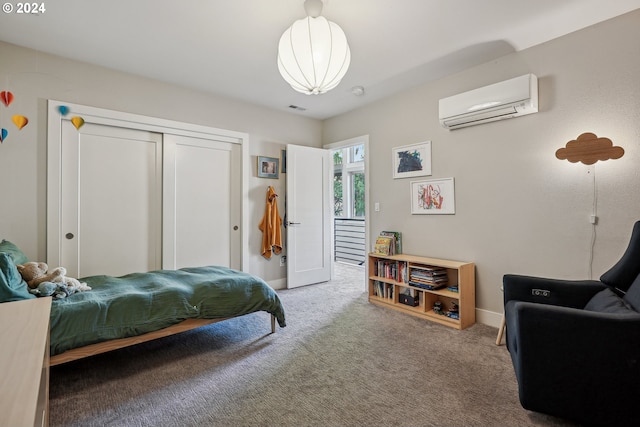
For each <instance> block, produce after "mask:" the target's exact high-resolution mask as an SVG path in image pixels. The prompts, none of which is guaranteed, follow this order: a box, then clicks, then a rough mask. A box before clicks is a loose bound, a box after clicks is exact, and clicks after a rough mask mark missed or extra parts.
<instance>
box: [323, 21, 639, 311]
mask: <svg viewBox="0 0 640 427" xmlns="http://www.w3.org/2000/svg"><path fill="white" fill-rule="evenodd" d="M638 40H640V10H638V11H635V12H632V13H630V14H627V15H623V16H622V17H619V18H616V19H614V20H611V21H606V22H604V23H601V24H599V25H596V26H593V27H589V28H587V29H584V30H582V31H578V32H575V33H572V34H569V35H567V36H564V37H562V38H559V39H555V40H553V41H550V42H547V43H545V44H542V45H538V46H535V47H532V48H529V49H527V50H524V51H522V52H518V53H513V54H510V55H508V56H505V57H503V58H501V59H499V60H496V61H492V62H490V63H487V64H484V65H481V66H478V67H475V68H472V69H469V70H467V71H464V72H462V73H459V74H457V75H453V76H450V77H447V78H443V79H441V80H439V81H436V82H433V83H430V84H425V85H423V86H419V87H416V88H414V89H412V90H409V91H406V92H405V93H402V94H400V95H397V96H394V97H391V98H388V99H385V100H382V101H379V102H376V103H375V104H373V105H370V106H367V107H364V108H360V109H358V110H356V111H353V112H350V113H347V114H343V115H341V116H339V117H335V118H332V119H329V120H327V121H325V123H324V127H323V142H324V143H325V144H327V143H331V142H334V141H340V140H344V139H348V138H351V137H354V136H357V135H363V134H368V135H369V136H370V150H369V155H370V159H369V160H370V172H371V174H370V176H371V179H370V181H371V182H370V191H371V200H370V201H369V204H370V212H371V222H370V225H371V234H372V237H373V236H376V235H377V234H378V233H379V232H380V231H381V230H388V229H392V230H400V231H402V232H403V236H404V251H405V253H410V254H416V255H425V256H431V257H436V258H445V259H455V260H463V261H472V262H475V263H476V264H477V267H476V275H477V276H476V277H477V307H478V308H479V309H480V310H479V316H480V320H481V321H485V322H487V323H494V324H495V323H496V322H497V320H498V317H497V316H496V315H495V313H501V312H502V293H501V290H500V286H501V279H502V275H503V274H505V273H522V274H531V275H543V276H549V277H558V278H576V279H577V278H580V279H582V278H587V277H588V276H589V274H590V270H591V267H590V248H591V245H592V226H591V224H590V223H589V215H590V213H591V212H592V205H593V200H594V197H593V196H594V187H593V176H594V173H595V174H596V186H597V213H598V217H599V219H600V220H599V223H598V225H597V227H596V232H597V234H596V239H595V245H594V258H593V277H594V278H597V277H599V275H600V274H601V273H602V272H604V271H605V270H606V269H607V268H609V267H610V266H611V265H612V264H613V263H614V262H615V261H617V259H619V257H620V255H621V254H622V252H623V250H624V249H625V248H626V244H627V243H628V239H629V233H630V231H631V227H632V225H633V223H634V222H635V221H636V220H639V219H640V191H638V190H639V189H640V181H639V172H638V171H639V170H640V169H639V168H638V164H640V151H639V150H638V147H639V144H640V80H639V76H640V43H638ZM526 73H534V74H536V75H537V76H538V78H539V96H540V112H539V113H537V114H533V115H529V116H523V117H520V118H515V119H512V120H506V121H500V122H494V123H490V124H485V125H481V126H475V127H470V128H466V129H461V130H456V131H448V130H446V129H443V128H442V127H440V126H439V123H438V100H439V99H440V98H443V97H447V96H450V95H453V94H456V93H459V92H463V91H466V90H470V89H475V88H477V87H480V86H484V85H487V84H491V83H495V82H498V81H501V80H505V79H508V78H511V77H516V76H519V75H522V74H526ZM584 132H593V133H595V134H597V135H598V136H604V137H608V138H610V139H612V140H613V142H614V144H615V145H619V146H622V147H623V148H624V149H625V152H626V153H625V155H624V157H622V158H621V159H619V160H610V161H607V162H598V163H597V165H596V166H595V168H591V169H590V168H589V167H587V166H585V165H582V164H572V163H569V162H567V161H560V160H558V159H556V158H555V151H556V150H557V149H558V148H560V147H563V146H564V145H565V143H566V142H567V141H569V140H572V139H575V138H576V137H577V136H578V135H580V134H582V133H584ZM425 140H431V141H432V160H433V161H432V166H433V175H432V177H431V178H445V177H454V178H455V197H456V214H455V215H451V216H441V215H411V214H410V195H409V182H410V181H411V179H396V180H394V179H392V176H391V171H392V166H391V150H392V148H393V147H395V146H401V145H407V144H412V143H418V142H421V141H425ZM375 202H379V203H380V207H381V210H380V212H374V210H373V203H375ZM372 240H373V239H372Z"/></svg>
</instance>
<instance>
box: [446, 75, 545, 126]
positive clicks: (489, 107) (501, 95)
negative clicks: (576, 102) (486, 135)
mask: <svg viewBox="0 0 640 427" xmlns="http://www.w3.org/2000/svg"><path fill="white" fill-rule="evenodd" d="M439 111H440V114H439V116H440V124H441V125H442V126H443V127H445V128H447V129H450V130H453V129H459V128H463V127H467V126H473V125H479V124H482V123H488V122H494V121H496V120H503V119H510V118H513V117H519V116H524V115H526V114H531V113H537V112H538V78H537V77H536V76H535V75H533V74H525V75H524V76H520V77H516V78H513V79H509V80H505V81H503V82H500V83H495V84H492V85H489V86H484V87H481V88H478V89H474V90H470V91H468V92H463V93H460V94H458V95H453V96H450V97H448V98H443V99H441V100H440V102H439Z"/></svg>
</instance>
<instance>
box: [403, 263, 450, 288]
mask: <svg viewBox="0 0 640 427" xmlns="http://www.w3.org/2000/svg"><path fill="white" fill-rule="evenodd" d="M448 283H449V278H448V277H447V269H446V268H443V267H419V268H418V267H411V268H410V271H409V284H410V285H411V286H415V287H418V288H423V289H429V290H432V289H440V288H444V287H445V286H447V284H448Z"/></svg>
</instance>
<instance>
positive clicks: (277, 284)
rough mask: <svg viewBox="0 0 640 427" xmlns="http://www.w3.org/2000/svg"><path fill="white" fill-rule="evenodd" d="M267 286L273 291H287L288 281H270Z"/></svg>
mask: <svg viewBox="0 0 640 427" xmlns="http://www.w3.org/2000/svg"><path fill="white" fill-rule="evenodd" d="M267 284H268V285H269V286H271V287H272V288H273V289H287V279H277V280H270V281H268V282H267Z"/></svg>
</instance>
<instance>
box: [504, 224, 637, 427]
mask: <svg viewBox="0 0 640 427" xmlns="http://www.w3.org/2000/svg"><path fill="white" fill-rule="evenodd" d="M639 275H640V221H639V222H637V223H636V224H635V225H634V227H633V232H632V236H631V241H630V243H629V246H628V247H627V250H626V252H625V253H624V255H623V256H622V258H621V259H620V261H618V263H617V264H616V265H615V266H614V267H613V268H611V269H610V270H609V271H607V272H606V273H605V274H603V275H602V276H601V277H600V280H599V281H596V280H557V279H544V278H539V277H529V276H519V275H511V274H508V275H505V276H504V280H503V285H504V305H505V307H504V309H505V317H506V326H507V328H506V334H507V338H506V342H507V349H508V350H509V353H510V355H511V360H512V362H513V366H514V369H515V373H516V378H517V380H518V392H519V397H520V403H521V404H522V406H523V407H524V408H525V409H529V410H532V411H536V412H542V413H546V414H550V415H554V416H558V417H562V418H567V419H571V420H573V421H577V422H579V423H582V424H585V425H640V408H636V406H635V405H636V404H638V403H640V276H639Z"/></svg>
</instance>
